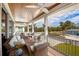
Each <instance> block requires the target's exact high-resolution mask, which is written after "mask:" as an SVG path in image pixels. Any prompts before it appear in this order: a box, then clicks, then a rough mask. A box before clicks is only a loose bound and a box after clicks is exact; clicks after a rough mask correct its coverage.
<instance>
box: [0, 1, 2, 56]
mask: <svg viewBox="0 0 79 59" xmlns="http://www.w3.org/2000/svg"><path fill="white" fill-rule="evenodd" d="M1 10H2V4H1V3H0V56H2V39H1Z"/></svg>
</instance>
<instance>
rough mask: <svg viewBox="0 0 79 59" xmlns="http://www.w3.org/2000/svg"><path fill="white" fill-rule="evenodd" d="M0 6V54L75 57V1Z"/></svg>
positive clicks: (78, 12)
mask: <svg viewBox="0 0 79 59" xmlns="http://www.w3.org/2000/svg"><path fill="white" fill-rule="evenodd" d="M0 5H1V6H2V7H0V9H1V10H0V15H1V19H0V26H1V28H0V32H1V33H0V36H1V37H0V39H1V40H0V41H1V47H2V48H1V47H0V55H2V56H79V8H78V6H79V4H78V3H1V4H0Z"/></svg>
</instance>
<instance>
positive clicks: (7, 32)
mask: <svg viewBox="0 0 79 59" xmlns="http://www.w3.org/2000/svg"><path fill="white" fill-rule="evenodd" d="M6 38H9V15H8V14H7V20H6Z"/></svg>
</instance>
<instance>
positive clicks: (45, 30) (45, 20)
mask: <svg viewBox="0 0 79 59" xmlns="http://www.w3.org/2000/svg"><path fill="white" fill-rule="evenodd" d="M44 33H45V40H47V42H48V19H47V15H45V17H44Z"/></svg>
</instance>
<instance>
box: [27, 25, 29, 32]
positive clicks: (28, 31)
mask: <svg viewBox="0 0 79 59" xmlns="http://www.w3.org/2000/svg"><path fill="white" fill-rule="evenodd" d="M27 33H29V24H28V25H27Z"/></svg>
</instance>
